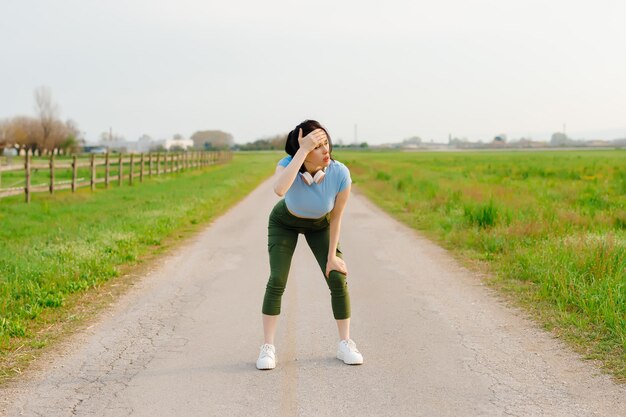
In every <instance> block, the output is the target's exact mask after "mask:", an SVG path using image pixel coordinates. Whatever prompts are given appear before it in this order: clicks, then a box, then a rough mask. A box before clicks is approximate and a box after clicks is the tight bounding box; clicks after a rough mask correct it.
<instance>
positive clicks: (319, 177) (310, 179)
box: [300, 169, 326, 185]
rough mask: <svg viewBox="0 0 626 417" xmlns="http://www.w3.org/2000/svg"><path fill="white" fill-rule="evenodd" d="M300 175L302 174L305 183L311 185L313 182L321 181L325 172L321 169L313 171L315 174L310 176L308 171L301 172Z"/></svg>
mask: <svg viewBox="0 0 626 417" xmlns="http://www.w3.org/2000/svg"><path fill="white" fill-rule="evenodd" d="M300 175H302V179H303V180H304V182H306V183H307V185H311V184H313V183H314V182H315V183H316V184H319V183H320V182H322V179H324V176H325V175H326V172H324V170H323V169H321V170H319V171H317V172H316V173H315V176H311V174H309V173H308V171H304V172H301V173H300Z"/></svg>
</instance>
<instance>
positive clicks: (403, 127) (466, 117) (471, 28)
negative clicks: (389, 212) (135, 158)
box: [0, 0, 626, 144]
mask: <svg viewBox="0 0 626 417" xmlns="http://www.w3.org/2000/svg"><path fill="white" fill-rule="evenodd" d="M625 17H626V2H625V1H623V0H595V1H591V0H590V1H580V0H541V1H539V0H523V1H518V0H497V1H496V0H493V1H492V0H439V1H437V2H435V1H421V0H406V1H405V0H401V1H394V0H386V1H380V0H378V1H370V0H361V1H354V0H334V1H328V0H317V1H294V0H291V1H288V0H283V1H281V0H265V1H241V0H229V1H213V0H204V1H203V0H177V1H158V0H127V1H121V0H109V1H105V0H55V1H50V0H39V1H37V0H0V118H5V117H12V116H15V115H19V114H30V115H34V98H33V92H34V90H35V88H36V87H38V86H40V85H46V86H48V87H50V89H51V90H52V94H53V98H54V100H55V101H56V102H57V103H58V104H59V105H60V107H61V110H62V112H61V117H62V118H64V119H67V118H71V119H73V120H75V121H76V122H77V123H78V125H79V127H80V129H81V130H82V131H84V134H85V137H86V139H87V140H88V141H96V140H97V139H98V137H99V135H100V133H101V132H103V131H108V130H109V127H112V128H113V131H114V133H117V134H121V135H123V136H125V137H126V138H127V139H131V140H134V139H137V138H138V137H139V136H140V135H141V134H143V133H146V134H149V135H151V136H152V137H154V138H165V137H170V136H171V135H173V134H175V133H181V134H183V135H184V136H185V137H188V136H190V135H191V134H192V133H193V132H195V131H196V130H205V129H220V130H224V131H227V132H229V133H232V134H233V135H234V137H235V141H236V142H238V143H245V142H248V141H252V140H255V139H258V138H261V137H265V136H269V135H274V134H277V133H286V132H288V131H289V130H291V129H292V128H293V127H294V126H295V125H296V124H298V123H299V122H300V121H302V120H304V119H307V118H313V119H317V120H319V121H320V122H321V123H322V124H324V125H325V126H326V127H327V128H328V130H329V132H330V134H331V137H332V138H333V139H334V140H335V141H337V140H338V139H342V140H343V142H344V143H352V142H353V140H354V125H355V124H357V125H358V140H359V142H361V141H368V142H369V143H370V144H377V143H384V142H397V141H400V140H402V139H404V138H407V137H410V136H413V135H418V136H420V137H422V139H423V140H427V141H429V140H431V139H432V140H434V141H435V142H447V139H448V134H449V133H451V134H452V135H453V136H457V137H467V138H468V139H470V140H478V139H483V140H490V139H491V138H493V136H494V135H496V134H499V133H506V134H507V135H508V137H509V138H518V137H520V136H526V137H528V136H530V137H532V138H533V139H537V140H547V139H549V137H550V134H551V133H553V132H555V131H560V130H562V128H563V124H564V123H565V124H566V126H567V129H566V130H567V133H568V134H570V135H572V136H573V137H578V138H582V137H586V138H591V137H593V138H605V139H614V138H617V137H626V100H625V99H626V30H624V18H625Z"/></svg>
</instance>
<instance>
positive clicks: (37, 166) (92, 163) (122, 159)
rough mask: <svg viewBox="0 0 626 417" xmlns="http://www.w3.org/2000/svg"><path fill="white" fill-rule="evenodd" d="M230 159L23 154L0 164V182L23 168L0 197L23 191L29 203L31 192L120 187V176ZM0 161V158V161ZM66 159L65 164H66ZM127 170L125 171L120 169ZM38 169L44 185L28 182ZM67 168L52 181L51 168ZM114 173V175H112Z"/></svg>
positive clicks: (221, 155)
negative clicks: (84, 174) (38, 157)
mask: <svg viewBox="0 0 626 417" xmlns="http://www.w3.org/2000/svg"><path fill="white" fill-rule="evenodd" d="M20 159H21V158H20ZM231 159H232V152H221V151H220V152H206V151H199V152H183V153H148V154H143V153H142V154H129V155H123V154H113V155H111V154H108V153H107V154H104V155H100V156H96V155H94V154H91V155H90V156H89V158H87V159H84V158H78V157H77V156H76V155H74V156H72V157H71V160H70V161H56V160H55V155H50V158H49V161H48V162H47V163H41V161H36V162H33V160H32V156H30V155H26V156H25V157H24V161H23V164H22V163H20V164H11V165H7V166H2V164H0V181H1V179H2V174H3V173H4V172H11V171H24V186H20V187H13V186H11V187H7V188H2V183H1V182H0V198H3V197H8V196H12V195H16V194H22V193H24V195H25V198H26V202H27V203H29V202H30V199H31V194H32V193H38V192H49V193H50V194H53V193H54V192H55V191H57V190H64V189H71V190H72V192H75V191H76V190H77V189H78V188H80V187H91V190H92V191H93V190H94V189H95V187H96V184H101V183H104V186H105V187H106V188H108V187H109V185H110V184H111V183H115V182H117V185H118V186H122V183H123V182H124V178H126V179H127V180H128V183H129V184H130V185H133V182H134V179H135V178H139V181H140V182H142V181H143V179H144V177H145V176H147V177H151V176H153V175H163V174H170V173H174V172H179V171H183V170H189V169H194V168H200V167H205V166H209V165H215V164H218V163H224V162H227V161H230V160H231ZM0 162H1V161H0ZM68 162H69V163H68ZM102 166H103V167H104V175H101V176H100V177H98V176H97V171H98V167H102ZM79 168H89V178H88V179H85V178H78V170H79ZM125 169H128V172H127V173H125V172H124V170H125ZM38 170H46V171H49V179H48V181H47V182H46V184H36V185H33V184H31V180H32V175H33V172H37V171H38ZM58 170H71V171H72V172H71V179H70V180H65V181H58V180H57V181H55V171H58ZM112 174H114V175H112Z"/></svg>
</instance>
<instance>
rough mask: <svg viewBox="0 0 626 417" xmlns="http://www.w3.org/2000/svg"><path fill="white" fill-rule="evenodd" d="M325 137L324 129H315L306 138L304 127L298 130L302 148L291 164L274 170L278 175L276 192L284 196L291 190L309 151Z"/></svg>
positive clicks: (275, 183) (275, 185)
mask: <svg viewBox="0 0 626 417" xmlns="http://www.w3.org/2000/svg"><path fill="white" fill-rule="evenodd" d="M325 138H326V134H325V133H324V131H323V130H322V129H315V130H314V131H312V132H311V133H309V134H308V135H306V136H305V137H304V138H303V137H302V129H300V130H299V131H298V143H299V144H300V148H299V149H298V150H297V151H296V154H295V155H294V156H293V158H292V159H291V162H290V163H289V165H287V166H286V167H282V166H278V167H276V171H275V172H274V176H275V177H276V179H275V180H274V192H275V193H276V194H278V196H279V197H282V196H284V195H285V193H286V192H287V191H288V190H289V188H290V187H291V184H293V180H295V179H296V175H298V171H299V170H300V167H301V166H302V164H303V163H304V160H305V159H306V156H307V155H308V154H309V152H311V151H312V150H313V149H315V147H316V146H318V145H319V144H320V143H321V142H322V141H323V140H325Z"/></svg>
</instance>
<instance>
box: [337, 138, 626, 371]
mask: <svg viewBox="0 0 626 417" xmlns="http://www.w3.org/2000/svg"><path fill="white" fill-rule="evenodd" d="M335 157H336V158H337V159H339V160H341V161H342V162H344V163H345V164H346V165H348V167H349V168H350V170H351V173H352V178H353V180H354V182H355V184H356V186H358V187H359V189H361V190H363V192H364V193H365V194H366V195H367V196H368V197H369V198H371V199H372V200H373V201H374V202H376V203H377V204H379V205H380V206H381V207H382V208H384V209H386V210H387V211H388V212H390V213H391V214H393V215H394V216H395V217H397V218H398V219H399V220H401V221H403V222H404V223H406V224H408V225H409V226H411V227H413V228H415V229H418V230H421V231H422V232H423V233H425V234H426V235H427V236H429V237H430V238H432V239H434V240H436V241H438V242H440V243H441V244H442V245H443V246H445V247H447V248H449V249H451V250H452V251H453V252H454V253H456V254H457V255H458V256H459V257H461V258H462V259H465V260H466V261H467V263H468V264H469V265H472V266H474V267H476V268H478V269H482V270H484V269H486V270H487V271H489V272H490V276H492V277H493V279H492V280H491V283H492V284H494V285H496V286H498V287H499V288H501V289H502V290H503V291H504V292H505V293H507V294H509V295H511V296H513V297H514V299H516V300H519V302H520V304H521V305H524V306H526V307H527V308H528V309H529V311H531V312H533V314H534V315H535V316H536V317H537V319H538V320H539V321H540V322H542V323H543V324H544V325H545V327H546V328H549V329H552V330H553V331H555V332H556V333H557V334H559V335H560V336H562V337H563V338H564V339H565V340H568V341H570V342H572V343H573V345H574V346H575V347H576V348H577V349H578V350H579V351H581V352H583V354H585V355H586V356H587V357H589V358H594V359H600V360H602V361H603V363H604V364H605V366H606V368H607V369H608V370H609V371H610V372H612V373H613V374H614V375H615V377H616V378H617V379H618V380H625V379H626V151H623V150H618V151H571V152H570V151H559V152H491V153H486V152H485V153H477V152H463V153H461V152H455V153H401V152H358V153H357V152H351V153H350V152H343V151H342V152H341V153H339V152H337V153H336V155H335Z"/></svg>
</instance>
